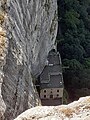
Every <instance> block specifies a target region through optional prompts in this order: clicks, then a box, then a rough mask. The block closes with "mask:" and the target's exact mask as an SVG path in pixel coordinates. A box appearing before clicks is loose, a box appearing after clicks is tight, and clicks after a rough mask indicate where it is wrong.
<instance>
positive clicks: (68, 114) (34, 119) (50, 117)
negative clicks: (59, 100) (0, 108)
mask: <svg viewBox="0 0 90 120" xmlns="http://www.w3.org/2000/svg"><path fill="white" fill-rule="evenodd" d="M15 120H90V96H88V97H85V98H80V99H79V100H78V101H75V102H73V103H71V104H69V105H61V106H50V107H49V106H41V107H40V106H39V107H35V108H31V109H29V110H27V111H25V112H24V113H22V114H21V115H19V116H18V117H17V118H16V119H15Z"/></svg>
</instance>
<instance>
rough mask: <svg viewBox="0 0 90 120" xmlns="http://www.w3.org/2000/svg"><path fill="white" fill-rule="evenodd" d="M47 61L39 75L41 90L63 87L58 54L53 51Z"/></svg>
mask: <svg viewBox="0 0 90 120" xmlns="http://www.w3.org/2000/svg"><path fill="white" fill-rule="evenodd" d="M47 59H48V65H47V66H45V68H44V70H43V72H42V73H41V75H40V86H41V88H60V87H63V76H62V66H61V61H60V56H59V54H58V53H57V52H55V51H51V52H49V55H48V58H47Z"/></svg>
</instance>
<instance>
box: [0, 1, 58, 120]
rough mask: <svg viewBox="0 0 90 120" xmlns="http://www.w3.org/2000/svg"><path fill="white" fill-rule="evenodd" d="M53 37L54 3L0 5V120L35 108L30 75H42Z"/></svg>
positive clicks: (55, 15) (36, 101) (55, 4)
mask: <svg viewBox="0 0 90 120" xmlns="http://www.w3.org/2000/svg"><path fill="white" fill-rule="evenodd" d="M56 33H57V1H56V0H1V1H0V120H3V119H4V118H5V120H13V118H15V117H16V116H17V115H18V114H20V113H21V112H23V111H25V110H26V109H28V108H31V107H33V106H36V105H37V104H38V98H37V97H36V95H35V90H34V87H33V83H32V76H31V73H32V75H33V76H36V77H37V76H38V75H39V74H40V73H41V71H42V69H43V67H44V66H45V62H46V58H47V55H48V52H49V51H50V50H51V49H53V48H54V47H55V45H54V43H55V38H56Z"/></svg>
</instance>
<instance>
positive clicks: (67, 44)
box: [57, 0, 90, 83]
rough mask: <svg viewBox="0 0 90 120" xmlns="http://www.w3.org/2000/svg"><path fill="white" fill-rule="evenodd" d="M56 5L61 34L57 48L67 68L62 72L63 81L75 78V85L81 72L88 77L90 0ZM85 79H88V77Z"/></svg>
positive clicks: (59, 34)
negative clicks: (57, 6)
mask: <svg viewBox="0 0 90 120" xmlns="http://www.w3.org/2000/svg"><path fill="white" fill-rule="evenodd" d="M58 5H59V9H58V12H59V25H60V26H59V28H60V29H61V30H60V31H61V33H60V32H59V33H58V36H57V38H58V39H57V43H58V45H57V48H58V51H59V52H60V54H61V58H62V61H63V65H64V66H69V69H68V70H65V72H64V80H67V81H70V79H71V80H72V79H74V78H75V79H74V80H75V82H76V83H77V81H78V80H80V76H83V75H82V74H83V71H84V72H86V74H87V76H89V75H88V74H89V73H88V72H87V71H89V69H90V0H59V1H58ZM60 12H61V13H60ZM84 69H87V70H84ZM85 77H86V75H84V76H83V78H82V79H83V81H84V80H85ZM87 79H90V76H89V77H88V78H87ZM66 83H67V82H66ZM82 83H83V82H82Z"/></svg>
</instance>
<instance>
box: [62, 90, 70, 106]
mask: <svg viewBox="0 0 90 120" xmlns="http://www.w3.org/2000/svg"><path fill="white" fill-rule="evenodd" d="M68 99H69V95H68V92H67V91H66V89H64V91H63V104H68Z"/></svg>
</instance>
